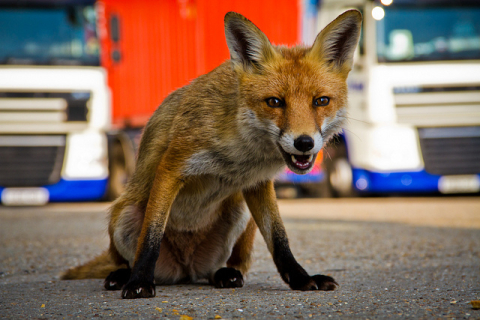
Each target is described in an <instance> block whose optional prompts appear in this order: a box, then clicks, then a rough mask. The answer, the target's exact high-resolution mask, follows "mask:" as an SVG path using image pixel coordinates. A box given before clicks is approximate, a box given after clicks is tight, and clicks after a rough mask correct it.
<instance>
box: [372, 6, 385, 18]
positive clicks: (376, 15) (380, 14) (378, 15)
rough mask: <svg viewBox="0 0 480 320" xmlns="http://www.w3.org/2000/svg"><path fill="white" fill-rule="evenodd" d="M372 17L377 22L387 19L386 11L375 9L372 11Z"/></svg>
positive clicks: (379, 8)
mask: <svg viewBox="0 0 480 320" xmlns="http://www.w3.org/2000/svg"><path fill="white" fill-rule="evenodd" d="M372 17H373V19H375V20H382V19H383V17H385V10H383V8H382V7H375V8H373V9H372Z"/></svg>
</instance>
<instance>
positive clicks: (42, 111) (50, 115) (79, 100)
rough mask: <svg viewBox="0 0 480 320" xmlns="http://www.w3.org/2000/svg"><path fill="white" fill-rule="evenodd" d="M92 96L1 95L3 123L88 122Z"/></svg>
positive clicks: (0, 116) (81, 93) (21, 93)
mask: <svg viewBox="0 0 480 320" xmlns="http://www.w3.org/2000/svg"><path fill="white" fill-rule="evenodd" d="M90 98H91V93H90V92H88V91H82V92H13V91H0V122H9V123H15V122H19V123H62V122H85V121H87V118H88V107H89V103H90Z"/></svg>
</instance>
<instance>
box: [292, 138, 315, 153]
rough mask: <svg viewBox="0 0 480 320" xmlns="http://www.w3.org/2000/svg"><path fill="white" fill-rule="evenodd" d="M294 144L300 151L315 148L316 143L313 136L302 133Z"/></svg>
mask: <svg viewBox="0 0 480 320" xmlns="http://www.w3.org/2000/svg"><path fill="white" fill-rule="evenodd" d="M293 145H294V146H295V148H296V149H297V150H298V151H302V152H307V151H309V150H312V149H313V146H314V145H315V143H314V142H313V139H312V137H310V136H307V135H301V136H300V137H298V138H297V139H295V141H294V142H293Z"/></svg>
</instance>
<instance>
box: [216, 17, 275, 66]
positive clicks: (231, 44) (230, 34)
mask: <svg viewBox="0 0 480 320" xmlns="http://www.w3.org/2000/svg"><path fill="white" fill-rule="evenodd" d="M225 37H226V38H227V46H228V49H229V51H230V58H231V61H232V63H233V67H234V68H235V69H236V68H243V70H244V71H247V72H261V70H262V66H263V65H265V63H267V62H268V61H269V60H270V59H271V58H273V56H274V55H275V49H274V48H273V46H272V44H271V43H270V41H269V40H268V38H267V36H265V34H264V33H263V32H262V31H260V29H258V28H257V26H255V25H254V24H253V23H252V22H251V21H250V20H248V19H247V18H245V17H244V16H242V15H241V14H239V13H236V12H229V13H227V14H226V15H225Z"/></svg>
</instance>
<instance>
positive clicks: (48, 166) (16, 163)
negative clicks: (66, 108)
mask: <svg viewBox="0 0 480 320" xmlns="http://www.w3.org/2000/svg"><path fill="white" fill-rule="evenodd" d="M64 155H65V136H0V186H2V187H26V186H28V187H35V186H44V185H49V184H53V183H56V182H58V181H59V180H60V173H61V170H62V166H63V158H64Z"/></svg>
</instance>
